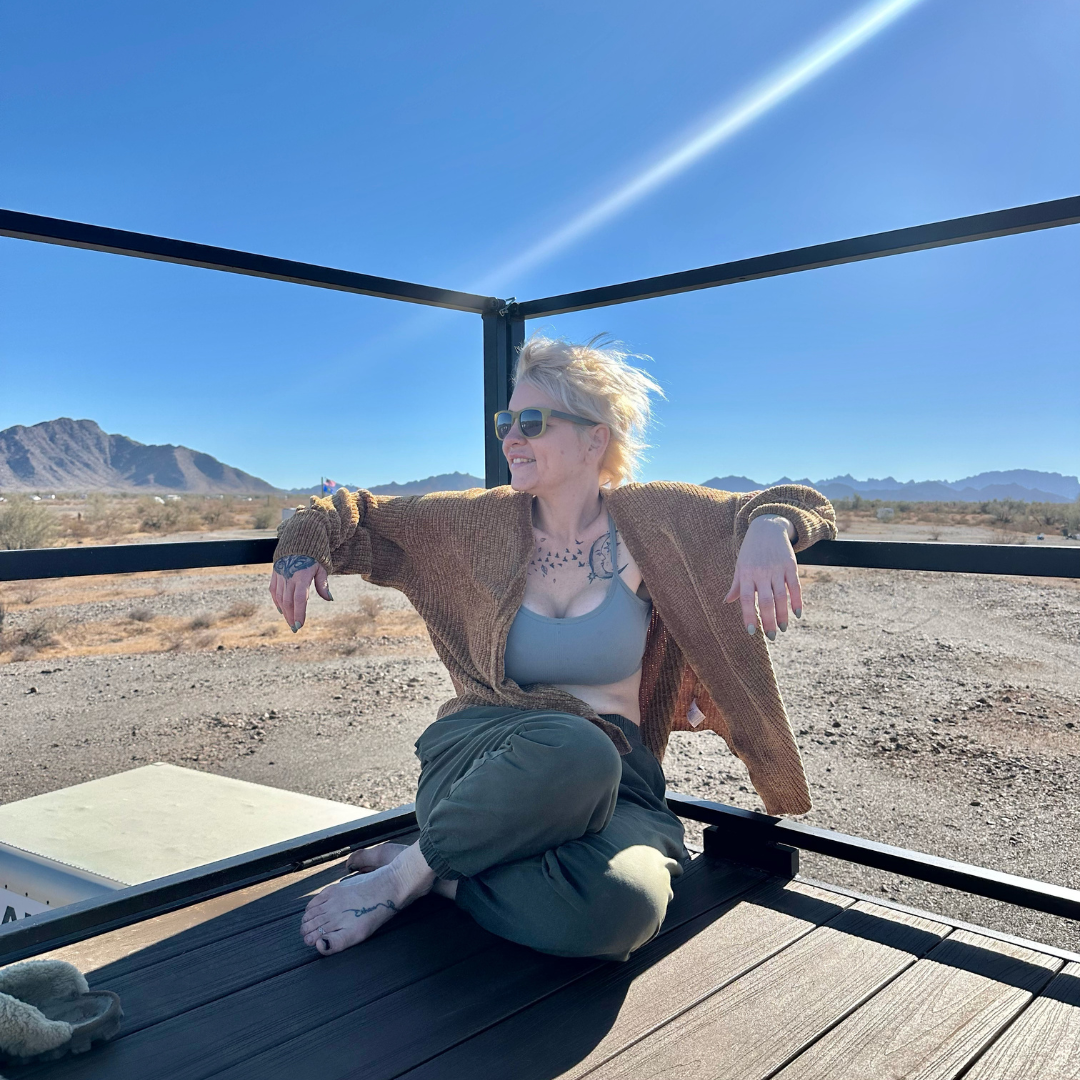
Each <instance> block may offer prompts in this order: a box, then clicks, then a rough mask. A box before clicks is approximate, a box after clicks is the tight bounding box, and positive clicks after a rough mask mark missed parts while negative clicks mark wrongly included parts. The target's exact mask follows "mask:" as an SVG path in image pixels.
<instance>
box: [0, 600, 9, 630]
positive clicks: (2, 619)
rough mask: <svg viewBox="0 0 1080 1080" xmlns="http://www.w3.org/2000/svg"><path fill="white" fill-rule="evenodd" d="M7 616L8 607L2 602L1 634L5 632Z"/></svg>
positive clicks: (0, 613)
mask: <svg viewBox="0 0 1080 1080" xmlns="http://www.w3.org/2000/svg"><path fill="white" fill-rule="evenodd" d="M6 618H7V608H6V607H4V605H3V604H0V635H2V634H3V633H4V619H6Z"/></svg>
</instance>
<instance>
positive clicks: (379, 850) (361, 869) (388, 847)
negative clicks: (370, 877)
mask: <svg viewBox="0 0 1080 1080" xmlns="http://www.w3.org/2000/svg"><path fill="white" fill-rule="evenodd" d="M408 846H409V845H408V844H394V843H391V842H389V841H387V842H386V843H385V844H376V845H375V846H374V847H369V848H358V849H357V850H356V851H354V852H353V853H352V854H351V855H350V856H349V858H348V861H347V862H346V863H345V869H346V870H351V871H353V872H355V873H358V874H368V873H370V872H371V871H372V870H378V868H379V867H380V866H386V865H387V863H392V862H393V861H394V860H395V859H396V858H397V857H398V856H399V855H400V854H401V853H402V852H403V851H404V850H405V849H406V848H407V847H408Z"/></svg>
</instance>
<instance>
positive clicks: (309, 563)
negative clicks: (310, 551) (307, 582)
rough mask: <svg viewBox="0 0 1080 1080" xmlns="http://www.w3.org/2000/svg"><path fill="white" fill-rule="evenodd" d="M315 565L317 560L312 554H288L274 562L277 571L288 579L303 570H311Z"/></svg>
mask: <svg viewBox="0 0 1080 1080" xmlns="http://www.w3.org/2000/svg"><path fill="white" fill-rule="evenodd" d="M314 565H315V560H314V559H313V558H312V557H311V556H310V555H286V556H285V558H283V559H278V561H277V562H276V563H274V570H275V572H277V573H279V574H280V575H281V576H282V577H283V578H284V579H285V580H286V581H288V580H289V578H291V577H292V576H293V574H295V573H298V572H299V571H301V570H310V569H311V568H312V567H313V566H314Z"/></svg>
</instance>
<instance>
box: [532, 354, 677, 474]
mask: <svg viewBox="0 0 1080 1080" xmlns="http://www.w3.org/2000/svg"><path fill="white" fill-rule="evenodd" d="M629 359H635V360H647V359H649V358H648V357H647V356H640V355H637V354H634V353H629V352H627V351H626V350H625V349H624V348H623V347H622V345H621V344H620V343H619V342H615V341H611V342H609V341H607V340H606V339H605V336H604V335H602V334H601V335H599V336H597V337H594V338H592V339H591V340H589V341H587V342H585V344H583V345H575V344H573V343H572V342H569V341H567V340H566V339H565V338H549V337H544V336H543V335H541V334H533V336H532V337H531V338H529V340H528V341H526V342H525V344H524V345H522V347H521V351H520V352H519V353H518V358H517V364H516V365H515V367H514V385H515V386H519V385H520V384H521V383H523V382H525V383H529V384H531V385H532V386H535V387H536V388H537V389H538V390H543V391H544V393H545V394H548V395H550V396H551V397H553V398H554V399H555V400H556V401H558V402H559V403H560V404H561V405H562V406H563V407H564V408H565V410H566V411H567V412H571V413H574V414H575V415H576V416H584V417H585V418H586V419H588V420H597V421H599V422H600V423H602V424H606V425H607V426H608V429H609V430H610V431H611V441H610V442H609V443H608V449H607V453H606V454H605V455H604V460H603V463H602V465H601V468H600V482H601V483H602V484H610V485H611V486H612V487H618V486H619V485H620V484H623V483H625V482H626V481H628V480H632V479H633V478H634V472H635V470H636V469H637V466H638V464H639V463H640V462H641V459H642V455H643V452H644V451H645V450H646V449H647V448H648V444H647V443H646V442H645V431H646V429H647V428H648V426H649V418H650V414H651V409H650V402H649V394H650V393H656V394H659V395H660V396H661V397H663V396H664V392H663V390H661V389H660V386H659V385H658V384H657V382H656V380H655V379H653V377H652V376H651V375H649V374H647V373H646V372H644V371H642V370H641V369H640V368H636V367H633V366H632V365H630V364H628V363H627V360H629Z"/></svg>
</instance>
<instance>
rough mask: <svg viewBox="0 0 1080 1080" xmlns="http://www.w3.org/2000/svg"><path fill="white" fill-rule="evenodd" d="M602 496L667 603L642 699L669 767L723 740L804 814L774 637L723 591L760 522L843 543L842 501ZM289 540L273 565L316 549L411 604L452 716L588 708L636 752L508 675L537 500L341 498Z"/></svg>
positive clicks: (660, 488) (492, 493) (317, 555)
mask: <svg viewBox="0 0 1080 1080" xmlns="http://www.w3.org/2000/svg"><path fill="white" fill-rule="evenodd" d="M601 494H602V496H603V499H604V503H605V505H606V507H607V509H608V511H609V512H610V513H611V516H612V518H613V519H614V521H615V525H616V528H617V529H618V530H619V532H620V533H621V534H622V539H623V542H624V543H625V544H626V547H627V549H628V550H629V551H630V553H631V554H632V555H633V557H634V560H635V561H636V562H637V564H638V566H639V568H640V569H641V574H642V578H643V580H644V582H645V584H646V587H647V588H648V590H649V593H650V595H651V596H652V601H653V616H652V622H651V624H650V626H649V632H648V637H647V641H646V646H645V655H644V658H643V661H642V677H641V691H640V699H639V700H640V704H641V734H642V740H643V741H644V743H645V745H646V746H647V747H648V748H649V749H650V750H651V751H652V752H653V753H654V754H655V755H656V757H657V759H658V760H662V758H663V756H664V751H665V749H666V747H667V742H668V736H669V735H670V733H671V732H672V731H690V730H702V731H704V730H709V731H715V732H717V733H718V734H719V735H721V736H722V737H723V738H724V740H725V741H726V742H727V744H728V746H729V747H730V748H731V750H732V752H733V753H734V754H735V755H736V756H737V757H739V758H740V759H741V760H742V761H743V763H744V764H745V765H746V767H747V770H748V772H749V775H750V780H751V783H752V784H753V785H754V788H755V789H756V790H757V792H758V794H759V795H760V796H761V798H762V800H763V802H764V803H765V808H766V810H767V811H768V812H769V813H770V814H803V813H806V812H807V811H808V810H809V809H810V808H811V802H810V793H809V789H808V787H807V782H806V775H805V772H804V771H803V766H802V760H801V758H800V756H799V750H798V747H797V746H796V744H795V737H794V735H793V733H792V730H791V726H790V724H789V723H788V719H787V715H786V713H785V712H784V705H783V701H782V700H781V697H780V691H779V688H778V687H777V684H776V676H775V675H774V673H773V669H772V664H771V662H770V660H769V650H768V647H767V645H766V643H765V637H764V635H763V634H762V633H760V632H759V633H755V634H753V635H751V634H748V633H747V631H746V627H745V626H744V625H743V618H742V611H741V608H740V605H739V604H738V603H737V602H735V603H730V604H725V603H724V602H723V597H724V596H725V595H726V594H727V591H728V589H729V588H730V587H731V583H732V580H733V576H734V571H735V559H736V556H737V555H738V551H739V546H740V545H741V543H742V540H743V537H744V536H745V535H746V530H747V528H748V526H749V525H750V522H751V521H753V520H754V519H755V518H757V517H760V516H761V515H762V514H780V515H782V516H783V517H785V518H787V519H788V520H789V521H791V522H792V524H793V525H794V526H795V530H796V534H797V535H796V538H795V543H794V547H795V550H796V551H802V550H804V549H805V548H808V547H809V546H810V545H811V544H813V543H815V542H816V541H818V540H821V539H832V538H833V537H835V535H836V524H835V514H834V513H833V508H832V506H831V504H830V503H829V501H828V500H827V499H826V498H825V497H824V496H823V495H821V494H819V493H818V492H817V491H814V490H813V488H809V487H805V486H803V485H801V484H783V485H778V486H776V487H771V488H767V489H766V490H764V491H757V492H750V493H738V494H736V493H732V492H728V491H717V490H715V489H713V488H707V487H699V486H697V485H695V484H682V483H668V482H657V483H649V484H625V485H623V486H621V487H618V488H615V489H614V490H610V491H609V490H603V491H602V492H601ZM278 537H279V539H278V545H277V550H276V551H275V553H274V558H275V560H276V559H279V558H282V557H283V556H287V555H309V556H311V557H312V558H314V559H317V560H318V561H319V562H320V563H321V564H322V565H323V566H324V567H325V568H326V570H327V572H328V573H330V574H360V575H362V576H363V577H364V578H365V579H366V580H368V581H370V582H372V583H373V584H375V585H385V586H390V587H392V588H395V589H399V590H401V591H402V592H403V593H404V594H405V595H406V596H407V597H408V598H409V600H410V601H411V602H412V604H413V606H414V607H415V608H416V610H417V612H418V613H419V614H420V616H421V618H422V619H423V620H424V622H425V624H426V626H427V629H428V633H429V634H430V636H431V641H432V644H433V645H434V646H435V649H436V651H437V652H438V654H439V658H440V659H441V660H442V662H443V663H444V664H445V665H446V668H447V670H448V671H449V673H450V678H451V680H452V681H453V684H454V690H455V691H456V695H457V696H456V697H454V698H452V699H450V700H449V701H447V702H445V703H444V704H443V705H442V706H441V707H440V709H439V711H438V715H439V716H440V717H442V716H447V715H449V714H450V713H453V712H456V711H458V710H459V709H464V708H468V707H469V706H473V705H500V706H505V707H508V708H513V709H547V710H555V711H559V712H568V713H574V714H576V715H578V716H583V717H585V718H586V719H588V720H591V721H592V722H593V723H594V724H597V725H598V726H600V727H601V728H603V729H604V731H606V732H607V734H608V735H609V736H610V738H611V739H612V741H613V742H614V743H615V745H616V746H617V747H618V748H619V751H620V753H624V754H625V753H629V750H630V746H629V743H628V742H627V739H626V736H625V735H624V734H623V733H622V731H620V730H619V728H618V727H616V726H615V725H614V724H612V723H610V722H609V721H606V720H604V719H602V718H601V717H600V716H599V715H598V714H597V713H596V712H595V711H594V710H593V709H592V708H591V707H590V706H589V705H587V704H586V703H585V702H584V701H582V700H581V699H580V698H577V697H574V696H573V695H571V694H569V693H567V692H566V691H565V690H560V689H559V688H557V687H555V686H548V685H545V684H535V685H526V686H519V685H518V684H517V683H515V682H513V681H512V680H511V679H508V678H507V677H506V673H505V671H504V668H503V655H504V652H505V648H506V638H507V634H508V633H509V630H510V624H511V623H512V622H513V620H514V616H515V615H516V614H517V611H518V608H519V607H520V606H521V600H522V597H523V596H524V594H525V579H526V574H527V572H528V566H529V560H530V558H531V556H532V552H533V548H534V540H533V531H532V496H531V495H529V494H528V493H527V492H519V491H514V490H513V489H512V488H510V487H497V488H491V489H489V490H484V489H483V488H473V489H471V490H469V491H446V492H435V493H432V494H429V495H415V496H391V495H373V494H372V493H371V492H369V491H363V490H361V491H355V492H350V491H346V490H338V491H337V492H335V494H334V495H333V497H332V498H319V497H316V496H313V497H312V499H311V503H310V506H309V507H308V508H307V509H304V510H299V511H298V512H297V513H296V514H294V515H293V516H292V517H290V518H289V519H288V520H286V521H284V522H282V524H281V526H280V527H279V529H278Z"/></svg>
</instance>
